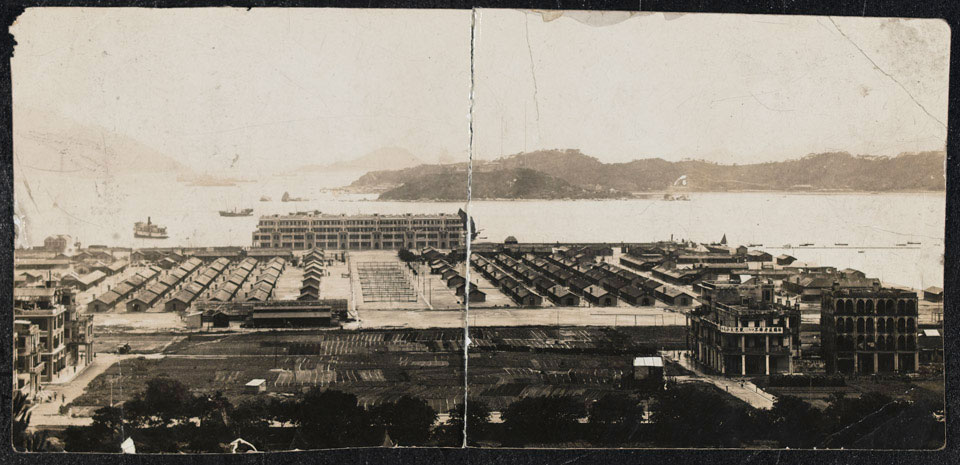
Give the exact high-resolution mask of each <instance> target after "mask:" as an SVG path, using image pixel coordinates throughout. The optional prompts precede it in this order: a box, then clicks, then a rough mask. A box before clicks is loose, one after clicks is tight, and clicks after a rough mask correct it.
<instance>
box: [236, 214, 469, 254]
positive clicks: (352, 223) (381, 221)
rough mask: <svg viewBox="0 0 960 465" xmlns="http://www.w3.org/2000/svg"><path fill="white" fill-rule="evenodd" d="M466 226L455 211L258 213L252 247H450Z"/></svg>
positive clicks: (460, 241) (461, 240)
mask: <svg viewBox="0 0 960 465" xmlns="http://www.w3.org/2000/svg"><path fill="white" fill-rule="evenodd" d="M465 234H466V228H465V226H464V224H463V220H462V219H461V218H460V217H459V216H457V215H446V214H442V213H441V214H437V215H413V214H405V215H377V214H374V215H332V214H324V213H320V212H311V213H294V214H290V215H271V216H262V217H260V222H259V224H258V225H257V230H256V231H255V232H254V233H253V247H254V248H280V249H293V250H308V249H312V248H314V247H320V248H324V249H332V250H378V249H387V250H390V249H401V248H407V249H415V248H416V249H421V248H424V247H435V248H440V249H456V248H458V247H460V246H461V245H463V244H464V240H465V239H464V237H465Z"/></svg>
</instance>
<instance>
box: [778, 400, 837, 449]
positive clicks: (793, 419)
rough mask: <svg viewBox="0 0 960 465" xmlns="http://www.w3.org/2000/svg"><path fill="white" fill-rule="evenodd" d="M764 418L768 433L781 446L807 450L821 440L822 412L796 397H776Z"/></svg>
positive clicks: (822, 428)
mask: <svg viewBox="0 0 960 465" xmlns="http://www.w3.org/2000/svg"><path fill="white" fill-rule="evenodd" d="M764 416H765V417H766V420H767V425H768V426H769V429H767V431H768V433H769V434H770V435H771V436H772V439H776V440H777V442H779V443H780V445H781V446H784V447H790V448H794V449H796V448H804V449H809V448H812V447H815V446H816V445H817V444H819V443H820V441H821V440H822V439H823V436H824V424H823V412H822V411H821V410H820V409H818V408H816V407H813V406H811V405H810V404H808V403H806V402H805V401H804V400H803V399H800V398H798V397H794V396H780V397H778V398H777V401H776V402H775V403H774V404H773V408H772V409H770V411H769V412H766V413H765V414H764Z"/></svg>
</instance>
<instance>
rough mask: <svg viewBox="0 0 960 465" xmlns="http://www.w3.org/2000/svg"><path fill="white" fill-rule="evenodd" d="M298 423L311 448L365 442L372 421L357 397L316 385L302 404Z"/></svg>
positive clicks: (298, 414) (308, 392) (307, 393)
mask: <svg viewBox="0 0 960 465" xmlns="http://www.w3.org/2000/svg"><path fill="white" fill-rule="evenodd" d="M297 424H298V425H299V426H300V432H301V433H302V436H303V439H304V440H305V441H306V442H307V444H308V445H309V446H310V447H316V448H330V447H348V446H360V445H365V443H366V442H368V441H369V436H368V434H369V430H370V422H369V418H368V416H367V415H366V411H364V409H363V407H360V405H358V403H357V396H355V395H353V394H347V393H344V392H340V391H335V390H327V391H324V390H321V389H320V388H319V387H317V386H314V387H313V388H311V389H310V390H309V391H307V392H306V394H304V396H303V398H302V399H301V400H300V403H299V411H298V413H297Z"/></svg>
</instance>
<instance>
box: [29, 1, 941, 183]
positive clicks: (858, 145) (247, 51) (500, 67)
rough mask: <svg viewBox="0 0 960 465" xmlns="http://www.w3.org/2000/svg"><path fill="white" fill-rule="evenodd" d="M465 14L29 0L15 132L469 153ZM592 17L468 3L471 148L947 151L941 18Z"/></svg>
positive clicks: (259, 162) (267, 159) (188, 160)
mask: <svg viewBox="0 0 960 465" xmlns="http://www.w3.org/2000/svg"><path fill="white" fill-rule="evenodd" d="M470 15H471V13H470V12H469V11H423V10H417V11H414V10H406V11H382V10H381V11H376V10H336V9H317V10H310V9H260V8H257V9H253V10H251V11H246V10H243V9H227V8H215V9H187V10H171V9H167V10H150V9H82V8H47V9H30V10H28V11H27V12H26V13H25V14H23V15H21V16H20V18H18V20H17V22H16V24H15V25H14V27H13V30H12V31H13V33H14V34H15V38H16V40H17V42H18V45H17V48H16V50H15V56H14V58H13V83H14V86H13V93H14V118H15V130H17V131H22V130H29V129H30V128H29V127H24V125H25V124H26V123H23V124H20V125H18V120H17V113H18V111H23V112H24V113H26V112H27V111H30V112H34V113H36V112H39V113H40V114H49V115H50V116H51V120H53V119H63V120H69V121H72V122H75V123H77V124H80V125H84V126H88V127H91V128H101V129H105V130H107V131H111V132H115V133H116V134H122V135H123V136H126V137H129V138H132V139H134V140H136V141H139V142H140V143H142V144H144V145H146V146H148V147H150V148H152V149H154V150H157V151H159V152H160V153H163V154H165V155H168V156H170V157H171V158H174V159H176V160H178V161H180V162H181V163H184V164H186V165H188V166H191V167H193V168H195V169H198V170H201V171H207V172H210V171H216V170H219V169H222V168H224V167H225V166H230V165H231V164H232V163H233V161H234V160H235V159H239V160H240V162H241V165H242V166H243V167H244V168H245V170H246V171H253V172H264V171H277V170H283V169H290V168H293V167H296V166H299V165H302V164H308V163H319V164H323V163H328V162H331V161H335V160H342V159H351V158H356V157H359V156H361V155H363V154H365V153H367V152H369V151H372V150H375V149H377V148H380V147H384V146H398V147H403V148H406V149H408V150H410V151H411V152H413V153H414V154H417V155H419V156H422V157H424V158H427V159H429V158H435V157H437V156H438V155H442V154H449V155H452V156H456V157H465V156H466V154H467V152H468V141H469V131H468V120H467V118H468V114H469V112H470V102H469V92H470V24H471V20H470ZM621 19H623V21H620V20H621ZM604 21H605V22H606V23H608V24H607V25H605V26H595V25H590V24H586V23H585V22H584V21H582V18H580V19H572V18H569V17H560V18H557V19H553V20H551V21H545V20H544V19H543V18H542V16H541V15H540V14H538V13H530V12H522V11H513V10H482V12H481V13H480V15H479V22H478V23H477V27H478V29H477V31H476V34H477V49H476V50H475V53H476V62H475V69H476V76H475V77H476V85H477V87H476V94H475V95H476V100H475V107H474V117H475V129H476V133H475V134H476V154H477V156H478V157H479V158H493V157H497V156H500V155H501V154H503V155H507V154H511V153H515V152H520V151H525V150H535V149H541V148H579V149H581V150H582V151H584V152H585V153H587V154H590V155H593V156H596V157H598V158H600V159H601V160H604V161H608V162H612V161H626V160H631V159H635V158H645V157H663V158H666V159H669V160H679V159H682V158H687V157H689V158H704V159H709V160H714V161H718V162H723V163H734V162H735V163H749V162H754V161H767V160H781V159H786V158H796V157H799V156H802V155H804V154H807V153H811V152H822V151H848V152H852V153H866V154H877V155H894V154H897V153H899V152H903V151H919V150H938V149H943V147H944V145H945V134H946V130H945V127H944V126H943V123H944V122H945V121H946V112H947V90H948V81H947V72H948V70H947V64H948V61H949V60H948V56H947V53H948V50H949V42H948V41H949V29H948V27H947V26H946V25H945V24H944V23H943V22H940V21H936V20H886V19H861V18H832V19H831V18H825V17H780V16H747V15H663V14H651V15H640V16H635V17H631V18H629V19H626V17H618V16H617V15H616V14H612V15H611V14H606V15H605V16H604ZM21 123H22V120H21ZM18 156H20V157H24V156H29V154H22V153H18ZM385 168H389V167H385Z"/></svg>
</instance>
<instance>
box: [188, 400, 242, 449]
mask: <svg viewBox="0 0 960 465" xmlns="http://www.w3.org/2000/svg"><path fill="white" fill-rule="evenodd" d="M232 409H233V405H232V404H231V403H230V401H229V400H227V398H226V397H224V396H223V393H221V392H220V391H217V392H216V393H214V394H213V395H204V396H199V397H197V398H195V399H194V401H193V406H192V408H191V411H192V412H193V416H194V417H196V418H197V419H199V421H200V424H199V425H198V426H197V427H196V428H195V429H196V433H195V434H194V435H193V437H192V439H191V441H190V449H191V450H194V451H198V452H220V451H222V450H223V446H222V444H225V443H227V442H229V441H230V440H231V439H233V438H232V437H230V436H231V434H230V433H231V431H230V428H229V427H228V426H227V422H228V421H230V419H229V416H228V415H229V414H228V412H230V411H231V410H232ZM190 426H193V425H192V423H191V424H190ZM190 429H193V428H190Z"/></svg>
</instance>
